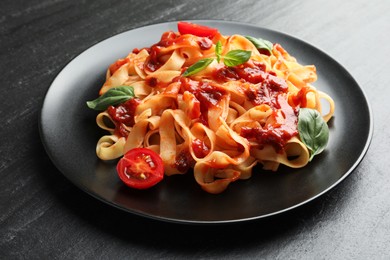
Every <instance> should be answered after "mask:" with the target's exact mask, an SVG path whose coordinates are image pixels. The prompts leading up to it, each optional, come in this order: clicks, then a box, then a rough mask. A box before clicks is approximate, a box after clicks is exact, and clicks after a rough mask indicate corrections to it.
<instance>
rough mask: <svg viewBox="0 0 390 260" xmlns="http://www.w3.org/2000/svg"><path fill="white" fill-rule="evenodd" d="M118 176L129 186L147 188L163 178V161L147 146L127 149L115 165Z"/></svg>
mask: <svg viewBox="0 0 390 260" xmlns="http://www.w3.org/2000/svg"><path fill="white" fill-rule="evenodd" d="M116 170H117V172H118V176H119V178H120V179H121V180H122V181H123V182H124V183H125V184H126V185H127V186H129V187H131V188H135V189H147V188H150V187H152V186H154V185H156V184H157V183H159V182H160V181H161V180H162V179H163V178H164V165H163V161H162V159H161V157H160V155H158V154H157V153H155V152H154V151H152V150H150V149H147V148H134V149H131V150H130V151H128V152H127V153H126V154H125V155H124V156H123V157H122V158H121V159H120V160H119V162H118V164H117V166H116Z"/></svg>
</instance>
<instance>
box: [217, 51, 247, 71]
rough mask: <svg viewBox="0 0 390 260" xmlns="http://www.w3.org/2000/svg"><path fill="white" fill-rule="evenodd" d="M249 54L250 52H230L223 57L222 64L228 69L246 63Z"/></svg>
mask: <svg viewBox="0 0 390 260" xmlns="http://www.w3.org/2000/svg"><path fill="white" fill-rule="evenodd" d="M251 54H252V52H251V51H243V50H232V51H229V52H228V53H226V55H225V56H224V57H223V63H224V64H225V65H226V66H228V67H232V66H237V65H240V64H243V63H245V62H247V61H248V60H249V58H250V57H251Z"/></svg>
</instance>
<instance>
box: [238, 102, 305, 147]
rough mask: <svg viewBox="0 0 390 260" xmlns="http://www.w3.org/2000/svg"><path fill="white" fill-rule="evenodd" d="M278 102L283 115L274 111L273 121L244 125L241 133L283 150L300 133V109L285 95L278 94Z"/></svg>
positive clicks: (260, 142)
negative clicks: (260, 124)
mask: <svg viewBox="0 0 390 260" xmlns="http://www.w3.org/2000/svg"><path fill="white" fill-rule="evenodd" d="M276 102H277V105H278V106H279V107H280V110H281V115H278V114H277V113H276V112H274V114H273V115H272V116H271V118H272V121H271V122H269V123H268V124H266V125H265V126H264V127H255V128H247V127H244V128H242V129H241V133H240V134H241V136H243V137H245V138H247V139H256V141H257V142H258V143H259V144H260V145H266V144H269V145H272V146H273V147H274V148H275V150H276V151H277V152H281V151H282V149H283V147H284V146H285V144H286V142H287V141H288V140H290V139H291V138H292V137H294V136H296V135H297V134H298V129H297V122H298V109H296V108H293V107H291V106H290V105H289V104H288V102H287V100H286V98H285V96H284V95H278V96H277V99H276Z"/></svg>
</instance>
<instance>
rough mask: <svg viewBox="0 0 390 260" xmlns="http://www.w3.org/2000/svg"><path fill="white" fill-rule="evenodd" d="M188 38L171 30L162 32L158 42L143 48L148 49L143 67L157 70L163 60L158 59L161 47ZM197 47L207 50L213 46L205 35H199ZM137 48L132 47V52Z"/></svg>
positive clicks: (137, 50)
mask: <svg viewBox="0 0 390 260" xmlns="http://www.w3.org/2000/svg"><path fill="white" fill-rule="evenodd" d="M188 41H189V39H188V38H186V37H183V36H180V35H178V34H176V33H175V32H173V31H168V32H165V33H163V35H162V36H161V39H160V41H159V42H158V43H156V44H154V45H152V46H151V47H150V48H144V49H146V50H147V51H148V53H149V57H148V58H147V60H146V62H145V69H146V70H147V71H149V72H154V71H156V70H158V69H159V68H160V67H161V66H162V65H164V63H165V62H163V61H161V60H160V56H161V49H162V48H166V47H169V46H172V45H175V44H183V43H186V42H188ZM197 43H198V45H199V48H200V49H202V50H208V49H210V48H211V47H212V46H213V42H212V41H211V40H210V39H209V38H207V37H199V40H198V41H197ZM139 52H140V50H139V49H134V50H133V53H139Z"/></svg>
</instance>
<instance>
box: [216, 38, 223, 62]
mask: <svg viewBox="0 0 390 260" xmlns="http://www.w3.org/2000/svg"><path fill="white" fill-rule="evenodd" d="M221 54H222V43H221V41H218V42H217V44H216V45H215V55H216V56H217V61H218V63H219V61H220V60H221Z"/></svg>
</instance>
